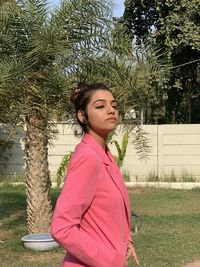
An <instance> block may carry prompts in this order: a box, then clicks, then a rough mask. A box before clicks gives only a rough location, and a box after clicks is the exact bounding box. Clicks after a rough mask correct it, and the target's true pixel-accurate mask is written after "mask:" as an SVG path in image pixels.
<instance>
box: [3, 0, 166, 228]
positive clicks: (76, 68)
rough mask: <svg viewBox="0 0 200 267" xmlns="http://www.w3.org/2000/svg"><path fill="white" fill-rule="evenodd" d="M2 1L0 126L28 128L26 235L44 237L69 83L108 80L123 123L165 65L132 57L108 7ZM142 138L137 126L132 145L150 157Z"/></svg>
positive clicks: (93, 2)
mask: <svg viewBox="0 0 200 267" xmlns="http://www.w3.org/2000/svg"><path fill="white" fill-rule="evenodd" d="M2 3H3V4H2V6H0V11H1V13H0V20H1V22H2V23H1V25H0V44H1V47H0V58H1V62H0V101H3V103H4V105H2V107H1V108H0V111H1V115H0V120H3V121H4V122H9V123H11V124H12V125H18V124H19V123H23V124H24V125H25V128H26V139H25V154H26V193H27V223H28V231H29V232H30V233H38V232H47V231H48V230H49V224H50V219H51V214H52V207H51V201H50V187H51V182H50V177H49V169H48V158H47V156H48V143H49V141H50V140H51V137H52V135H53V133H56V128H55V127H54V126H55V124H53V123H52V122H53V120H58V119H59V118H62V119H64V118H67V117H71V116H72V111H71V107H70V105H69V104H68V103H69V101H68V94H69V89H70V88H71V87H72V86H73V84H74V82H76V81H87V82H93V81H94V82H96V81H101V82H105V83H106V84H107V85H108V86H110V87H111V88H112V89H113V90H114V91H115V93H116V96H117V98H118V100H119V102H120V108H121V114H122V117H124V115H125V114H126V112H127V111H128V110H129V109H130V108H131V107H133V106H134V107H138V106H139V107H140V106H141V105H142V104H143V102H144V100H143V99H144V98H145V97H144V96H145V94H146V91H145V89H146V88H148V89H149V88H151V89H152V91H153V87H152V83H151V79H150V77H152V76H153V75H155V76H160V77H164V73H166V67H165V65H162V64H160V63H161V62H159V57H155V54H154V53H149V52H148V53H147V52H145V53H144V51H142V50H141V49H140V50H139V52H138V53H136V51H135V49H134V48H133V46H132V44H130V41H129V40H128V39H126V38H125V36H124V35H123V34H121V31H120V30H119V31H118V32H117V33H116V32H115V29H114V28H113V24H112V21H111V20H110V16H111V6H110V5H109V1H108V2H107V1H106V0H85V1H80V0H66V1H63V2H62V4H61V7H60V8H59V9H55V10H53V11H51V12H50V9H49V8H48V5H47V2H46V1H45V0H26V1H21V0H19V1H17V3H15V1H12V0H8V1H6V0H5V1H2ZM116 37H117V38H116ZM147 50H148V51H149V49H147ZM145 51H146V50H145ZM152 59H153V60H152ZM157 59H158V60H157ZM141 133H142V130H140V128H139V130H138V131H137V132H136V138H135V139H136V140H135V141H136V142H135V144H136V147H137V148H138V151H139V152H140V153H143V152H147V153H148V151H149V150H148V146H147V145H146V141H145V139H144V138H143V136H144V135H143V134H141Z"/></svg>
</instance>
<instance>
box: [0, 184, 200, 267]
mask: <svg viewBox="0 0 200 267" xmlns="http://www.w3.org/2000/svg"><path fill="white" fill-rule="evenodd" d="M57 195H58V190H57V189H54V190H52V201H53V203H54V204H55V201H56V198H57ZM130 198H131V202H132V208H134V210H135V211H136V212H137V213H138V214H139V215H140V218H141V221H142V227H141V228H140V230H139V232H138V233H137V235H135V236H134V241H135V244H136V249H137V252H138V256H139V260H140V266H141V267H180V266H181V265H182V264H183V263H185V262H190V261H193V260H196V259H198V258H200V246H199V240H200V231H199V229H200V208H199V199H200V190H199V189H193V190H187V191H186V190H171V189H167V190H166V189H153V188H135V189H133V190H130ZM25 208H26V201H25V192H24V187H23V186H11V185H9V184H5V185H4V186H1V187H0V241H1V242H0V258H1V263H0V266H1V267H8V266H9V267H10V266H11V267H12V266H13V267H14V266H15V267H33V266H34V267H47V266H48V267H57V266H60V262H61V260H62V258H63V256H64V250H63V249H62V248H58V249H55V250H52V251H50V252H34V251H31V250H27V249H25V248H24V247H23V245H22V243H21V241H20V238H21V237H22V236H23V235H25V234H27V232H26V219H25ZM132 266H134V265H132ZM113 267H115V266H113ZM129 267H131V264H130V266H129Z"/></svg>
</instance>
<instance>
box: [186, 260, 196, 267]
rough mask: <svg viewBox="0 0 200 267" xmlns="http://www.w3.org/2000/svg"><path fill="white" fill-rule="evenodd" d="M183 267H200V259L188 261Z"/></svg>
mask: <svg viewBox="0 0 200 267" xmlns="http://www.w3.org/2000/svg"><path fill="white" fill-rule="evenodd" d="M182 267H200V261H194V262H190V263H186V264H185V265H183V266H182Z"/></svg>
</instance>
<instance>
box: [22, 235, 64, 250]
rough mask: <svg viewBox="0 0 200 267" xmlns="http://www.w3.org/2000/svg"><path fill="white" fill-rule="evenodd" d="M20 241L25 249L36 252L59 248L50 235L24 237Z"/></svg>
mask: <svg viewBox="0 0 200 267" xmlns="http://www.w3.org/2000/svg"><path fill="white" fill-rule="evenodd" d="M21 241H22V242H23V244H24V246H25V247H26V248H28V249H32V250H36V251H48V250H51V249H54V248H56V247H58V246H59V244H58V243H57V242H56V241H55V240H54V239H53V237H52V236H51V234H50V233H43V234H30V235H25V236H23V237H22V238H21Z"/></svg>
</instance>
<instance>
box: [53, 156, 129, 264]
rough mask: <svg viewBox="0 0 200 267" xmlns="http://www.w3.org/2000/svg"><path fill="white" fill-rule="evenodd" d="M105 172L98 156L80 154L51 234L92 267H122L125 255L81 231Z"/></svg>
mask: <svg viewBox="0 0 200 267" xmlns="http://www.w3.org/2000/svg"><path fill="white" fill-rule="evenodd" d="M101 168H102V167H101V166H100V161H99V158H97V156H96V155H94V153H89V154H88V153H80V154H79V155H78V156H77V155H76V156H75V157H74V158H72V161H71V163H70V166H69V168H68V172H67V177H66V180H65V183H64V186H63V189H62V191H61V194H60V196H59V197H58V200H57V203H56V207H55V210H54V214H53V217H52V223H51V234H52V236H53V238H54V239H55V240H56V241H57V242H58V243H60V244H61V246H63V247H64V249H66V250H67V251H69V252H70V253H71V254H72V255H73V256H74V257H76V258H77V259H79V260H80V261H82V262H83V263H85V264H87V265H89V266H91V267H92V266H94V267H111V266H115V267H122V266H123V264H124V259H125V255H122V254H121V253H120V252H118V251H116V250H115V249H112V248H109V247H106V246H104V245H100V244H99V243H98V242H97V241H96V240H95V239H94V238H93V237H92V236H90V235H88V234H87V232H85V231H83V230H82V229H81V227H80V222H81V218H82V216H83V214H84V213H85V212H86V210H87V209H88V208H89V206H90V204H91V202H92V200H93V198H94V195H95V191H96V188H97V185H98V182H99V180H100V175H101Z"/></svg>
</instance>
